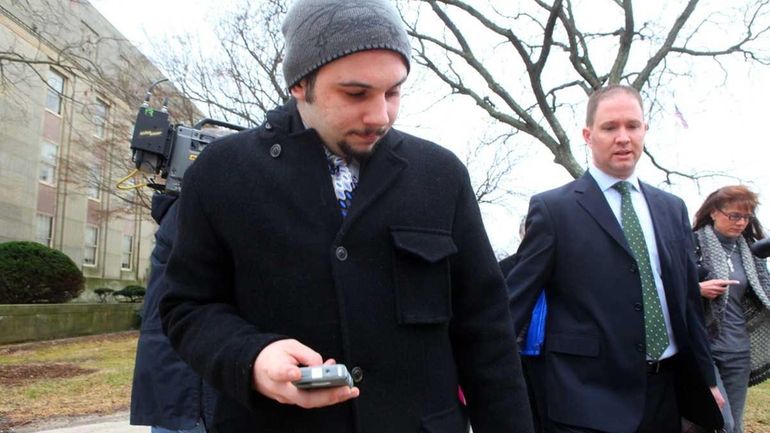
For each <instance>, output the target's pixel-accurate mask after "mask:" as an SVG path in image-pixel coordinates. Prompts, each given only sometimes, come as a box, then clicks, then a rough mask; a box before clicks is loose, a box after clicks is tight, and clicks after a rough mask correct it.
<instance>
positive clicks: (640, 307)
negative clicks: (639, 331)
mask: <svg viewBox="0 0 770 433" xmlns="http://www.w3.org/2000/svg"><path fill="white" fill-rule="evenodd" d="M634 310H636V311H642V304H641V303H639V302H637V303H636V304H634Z"/></svg>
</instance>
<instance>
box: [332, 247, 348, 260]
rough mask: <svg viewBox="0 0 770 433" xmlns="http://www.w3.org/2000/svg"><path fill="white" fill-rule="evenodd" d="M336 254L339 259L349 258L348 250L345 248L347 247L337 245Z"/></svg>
mask: <svg viewBox="0 0 770 433" xmlns="http://www.w3.org/2000/svg"><path fill="white" fill-rule="evenodd" d="M334 254H335V255H336V256H337V260H339V261H341V262H344V261H345V260H347V259H348V250H347V249H345V247H337V250H336V251H335V252H334Z"/></svg>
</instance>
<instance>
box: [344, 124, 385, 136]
mask: <svg viewBox="0 0 770 433" xmlns="http://www.w3.org/2000/svg"><path fill="white" fill-rule="evenodd" d="M386 132H388V127H387V126H382V127H379V128H365V129H351V130H350V131H348V134H356V135H371V134H375V135H376V136H378V137H382V136H383V135H385V133H386Z"/></svg>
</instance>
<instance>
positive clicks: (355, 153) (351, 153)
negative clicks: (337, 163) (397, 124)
mask: <svg viewBox="0 0 770 433" xmlns="http://www.w3.org/2000/svg"><path fill="white" fill-rule="evenodd" d="M353 132H354V133H355V132H356V131H353ZM387 132H388V128H384V127H383V128H378V129H367V130H364V131H362V134H363V135H368V134H372V133H374V134H377V136H378V137H379V138H378V139H377V141H376V142H375V143H374V145H373V146H372V147H371V148H369V149H363V150H356V149H354V148H353V147H352V146H351V145H350V143H348V142H347V141H346V140H340V141H338V142H337V147H338V148H339V149H340V151H341V152H342V153H343V154H344V155H345V156H346V157H348V158H353V159H355V160H356V161H358V162H365V161H367V160H368V159H369V158H371V156H372V155H373V154H374V151H375V150H377V146H378V145H379V144H380V140H381V139H382V137H383V136H384V135H385V134H386V133H387Z"/></svg>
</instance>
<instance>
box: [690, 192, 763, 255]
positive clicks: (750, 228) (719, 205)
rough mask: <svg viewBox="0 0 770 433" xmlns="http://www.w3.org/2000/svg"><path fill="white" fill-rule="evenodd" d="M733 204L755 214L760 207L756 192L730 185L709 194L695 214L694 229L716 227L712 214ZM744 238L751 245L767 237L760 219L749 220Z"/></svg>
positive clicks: (744, 231)
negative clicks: (708, 226)
mask: <svg viewBox="0 0 770 433" xmlns="http://www.w3.org/2000/svg"><path fill="white" fill-rule="evenodd" d="M733 204H734V205H738V206H741V207H744V208H746V209H747V210H748V211H749V212H750V213H752V214H753V213H754V211H755V210H756V209H757V206H758V205H759V198H758V197H757V194H756V193H755V192H753V191H751V190H750V189H748V188H747V187H745V186H743V185H730V186H724V187H722V188H719V189H718V190H716V191H714V192H712V193H711V194H709V196H708V197H706V201H704V202H703V204H702V205H701V206H700V209H698V212H695V223H694V224H693V226H692V229H693V230H699V229H701V228H703V227H704V226H706V225H709V224H710V225H714V219H713V218H711V213H712V212H714V211H715V210H723V209H724V208H725V207H727V206H729V205H733ZM743 237H745V238H746V240H747V241H749V242H750V243H751V242H754V241H756V240H759V239H762V238H764V237H765V235H764V232H763V230H762V224H760V222H759V220H758V219H756V218H752V219H751V220H749V225H747V226H746V229H744V230H743Z"/></svg>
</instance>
